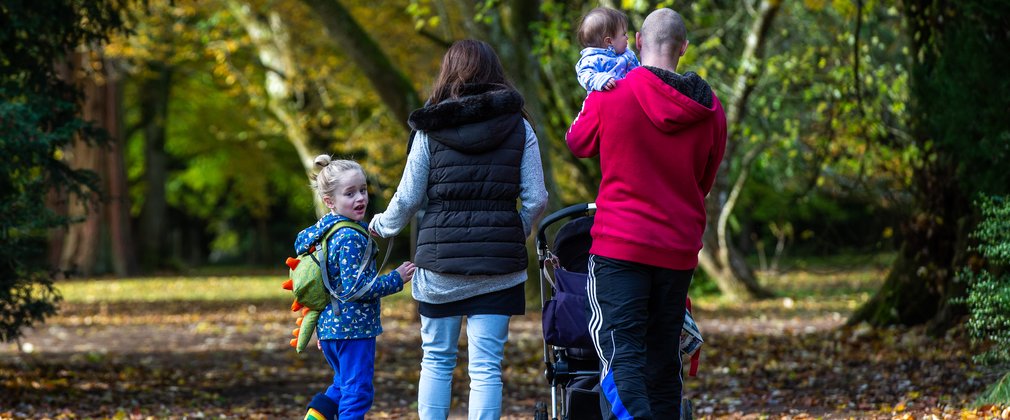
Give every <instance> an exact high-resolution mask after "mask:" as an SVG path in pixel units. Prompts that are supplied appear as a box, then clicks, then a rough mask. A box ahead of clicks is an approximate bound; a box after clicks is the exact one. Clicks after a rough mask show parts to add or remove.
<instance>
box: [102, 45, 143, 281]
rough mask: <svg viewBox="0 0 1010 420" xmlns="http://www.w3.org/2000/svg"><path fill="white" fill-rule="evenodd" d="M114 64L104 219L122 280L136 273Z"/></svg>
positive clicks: (111, 65)
mask: <svg viewBox="0 0 1010 420" xmlns="http://www.w3.org/2000/svg"><path fill="white" fill-rule="evenodd" d="M116 65H117V63H116V62H114V61H110V60H106V65H105V70H106V84H105V93H104V97H105V98H106V100H105V111H104V114H105V115H104V118H103V123H102V126H103V127H105V129H106V130H107V131H108V132H109V137H110V138H111V142H110V144H109V148H108V153H107V155H106V156H107V157H106V165H105V176H104V178H105V185H106V186H107V191H108V197H107V200H106V206H105V212H106V214H105V220H106V226H107V227H108V230H109V245H110V247H111V257H112V269H113V272H115V274H116V275H117V276H120V277H125V276H132V275H136V274H137V272H138V271H139V270H138V267H137V257H136V253H135V252H134V247H133V235H132V233H131V228H130V195H129V191H128V189H127V179H126V164H125V161H124V154H125V148H126V139H125V138H124V136H123V131H124V130H123V112H122V111H123V90H122V76H121V75H120V73H119V72H118V69H117V66H116Z"/></svg>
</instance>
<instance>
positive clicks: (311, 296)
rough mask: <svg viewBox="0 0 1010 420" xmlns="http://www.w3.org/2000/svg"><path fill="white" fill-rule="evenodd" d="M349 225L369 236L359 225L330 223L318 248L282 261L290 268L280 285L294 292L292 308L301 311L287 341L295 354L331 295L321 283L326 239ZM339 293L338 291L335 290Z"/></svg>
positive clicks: (313, 247)
mask: <svg viewBox="0 0 1010 420" xmlns="http://www.w3.org/2000/svg"><path fill="white" fill-rule="evenodd" d="M345 227H348V228H352V229H354V230H357V231H358V232H361V234H362V235H365V236H366V237H368V232H367V231H365V228H363V227H361V225H359V224H357V223H354V222H351V221H347V220H345V221H342V222H338V223H337V224H335V225H333V227H331V228H330V230H329V231H327V232H326V235H323V240H322V246H321V247H319V248H321V249H319V250H318V251H317V250H316V246H312V247H311V248H309V252H306V253H304V254H301V255H298V257H297V258H291V257H288V259H287V261H285V264H286V265H287V266H288V268H289V269H290V272H289V273H288V275H289V276H290V277H291V278H289V279H288V280H287V281H285V282H284V283H283V285H282V287H284V289H286V290H290V291H291V292H292V293H293V294H294V295H295V301H294V302H292V303H291V311H293V312H297V311H299V310H301V311H302V316H301V317H300V318H298V320H296V321H295V324H297V325H298V328H296V329H294V330H293V331H291V334H292V335H294V336H295V338H292V339H291V341H290V344H291V347H294V348H295V350H296V351H297V352H298V353H301V352H302V350H304V349H305V346H306V345H307V344H308V343H309V339H311V338H312V334H313V333H314V332H315V330H316V324H317V323H318V322H319V314H320V313H321V312H322V311H323V309H326V305H328V304H329V303H330V301H331V295H330V293H329V291H328V288H327V287H326V284H325V283H323V282H324V281H325V280H324V279H323V273H324V272H325V270H326V269H325V264H326V255H327V253H328V252H329V249H328V248H329V247H328V246H327V242H329V239H330V237H331V236H333V234H334V233H336V232H337V231H338V230H340V229H341V228H345ZM338 293H339V292H338Z"/></svg>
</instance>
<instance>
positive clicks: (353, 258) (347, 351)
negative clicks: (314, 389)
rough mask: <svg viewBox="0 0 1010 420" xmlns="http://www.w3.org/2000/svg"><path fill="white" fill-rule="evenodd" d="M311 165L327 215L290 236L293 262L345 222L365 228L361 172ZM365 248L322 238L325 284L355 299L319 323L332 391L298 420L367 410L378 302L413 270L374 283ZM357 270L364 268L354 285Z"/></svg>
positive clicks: (340, 232)
mask: <svg viewBox="0 0 1010 420" xmlns="http://www.w3.org/2000/svg"><path fill="white" fill-rule="evenodd" d="M315 163H316V165H317V166H319V167H321V168H322V169H320V171H319V173H318V174H317V175H315V176H313V177H312V188H313V189H314V190H315V191H316V193H318V194H319V196H320V197H321V198H322V200H323V203H325V204H326V207H328V208H329V209H330V212H329V213H327V214H326V215H325V216H323V218H322V219H319V221H318V222H316V224H314V225H312V226H309V227H308V228H306V229H305V230H303V231H302V232H301V233H299V234H298V239H297V240H296V241H295V251H296V253H297V254H302V253H305V252H307V251H308V250H309V248H311V247H313V246H321V244H320V242H321V240H322V239H323V238H324V237H325V236H326V233H327V232H328V231H329V230H330V228H331V227H333V226H334V225H336V224H337V223H339V222H341V221H347V220H350V221H353V222H354V223H357V224H359V225H361V226H362V230H364V229H367V226H368V225H367V224H365V223H363V219H364V218H365V209H366V208H367V206H368V183H367V182H366V180H365V173H364V171H363V170H362V169H361V165H359V164H358V163H357V162H354V161H350V160H331V158H330V156H328V155H319V156H317V157H316V160H315ZM368 241H369V238H368V237H367V236H366V234H364V233H362V231H359V230H357V229H354V228H352V227H342V228H338V229H337V231H336V232H334V233H333V234H332V235H330V237H329V241H328V243H327V246H328V251H327V253H328V255H327V256H326V264H327V272H328V277H329V279H328V280H329V282H330V284H331V285H332V286H334V287H338V286H342V287H343V293H341V295H342V296H352V295H358V294H359V292H362V293H363V294H361V297H360V298H358V299H356V300H354V301H346V302H345V301H337V300H332V301H331V303H330V304H329V305H328V306H326V309H325V310H324V311H323V312H322V314H320V316H319V324H318V326H317V327H316V338H317V339H318V340H319V341H318V345H319V348H320V349H321V350H322V351H323V356H325V357H326V361H327V362H328V363H329V364H330V366H331V367H333V372H334V375H333V384H332V385H330V386H329V388H327V389H326V391H325V392H323V393H319V394H316V396H315V397H313V398H312V401H311V402H310V403H309V407H308V412H307V413H306V414H305V418H306V419H318V420H322V419H333V418H341V419H361V418H364V415H365V413H366V412H368V409H369V408H371V406H372V400H373V396H374V389H373V387H372V376H373V374H374V372H375V337H376V336H378V335H379V334H381V333H382V324H381V322H380V320H379V314H380V313H381V308H380V306H379V298H381V297H383V296H386V295H389V294H392V293H396V292H398V291H400V290H402V289H403V285H404V283H406V282H408V281H410V279H411V278H412V277H413V276H414V264H412V263H410V262H409V261H408V262H404V263H403V264H401V265H400V266H399V267H398V268H397V269H396V270H395V271H392V272H390V273H388V274H385V275H382V276H377V274H378V269H377V268H376V267H375V260H374V259H373V258H372V257H373V255H374V253H375V252H373V255H364V254H365V250H366V249H368V248H367V246H368ZM373 250H374V248H373ZM362 264H366V266H365V268H364V270H363V271H361V273H360V278H358V275H359V269H360V268H361V265H362ZM376 276H377V277H376ZM373 279H374V280H373ZM363 288H367V289H368V290H367V291H362V290H361V289H363Z"/></svg>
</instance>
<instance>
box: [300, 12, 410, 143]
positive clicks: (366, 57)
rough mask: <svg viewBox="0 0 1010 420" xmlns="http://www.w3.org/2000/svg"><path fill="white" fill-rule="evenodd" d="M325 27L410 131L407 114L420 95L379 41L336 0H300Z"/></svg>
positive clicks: (395, 115) (398, 119) (397, 118)
mask: <svg viewBox="0 0 1010 420" xmlns="http://www.w3.org/2000/svg"><path fill="white" fill-rule="evenodd" d="M303 2H304V3H305V4H306V5H308V6H309V7H310V8H311V9H312V10H313V11H315V12H316V14H317V15H318V16H319V18H320V19H321V20H322V22H323V25H324V26H325V27H326V31H327V33H328V34H329V35H330V36H331V37H333V38H334V39H335V40H336V41H337V43H338V44H340V45H341V46H342V47H343V52H344V53H345V54H347V56H348V57H349V58H350V59H351V61H353V62H354V64H355V65H356V66H358V68H359V69H361V71H362V73H363V74H364V75H365V77H367V78H368V81H369V82H371V83H372V87H373V88H375V91H376V92H378V93H379V97H380V98H382V102H383V103H385V104H386V106H387V107H388V108H389V110H390V111H392V113H393V115H394V117H395V118H396V120H397V121H399V122H400V124H402V125H403V127H404V129H405V130H407V131H410V127H409V126H408V125H407V117H408V116H409V115H410V113H411V112H412V111H413V110H415V109H417V108H419V107H420V106H421V100H420V96H419V95H418V94H417V91H416V90H415V89H414V85H412V84H411V83H410V79H408V78H407V76H406V75H404V74H403V72H402V71H400V69H399V68H397V67H396V66H395V65H394V64H393V63H392V61H390V60H389V57H388V56H387V55H386V54H385V53H383V52H382V49H381V48H379V44H378V43H376V42H375V40H373V39H372V37H371V36H369V35H368V32H365V29H364V28H362V27H361V25H359V24H358V21H357V20H355V19H354V16H352V15H351V13H350V12H349V11H348V10H347V9H346V8H345V7H344V6H343V5H342V4H340V2H339V1H337V0H303Z"/></svg>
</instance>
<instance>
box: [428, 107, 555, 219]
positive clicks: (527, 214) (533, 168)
mask: <svg viewBox="0 0 1010 420" xmlns="http://www.w3.org/2000/svg"><path fill="white" fill-rule="evenodd" d="M523 125H524V126H525V127H526V148H525V149H524V150H523V159H522V163H521V171H522V172H521V174H520V191H519V199H520V200H522V209H521V210H520V211H519V217H520V218H521V219H522V221H523V232H525V233H526V236H527V237H529V236H530V232H531V231H532V230H533V223H534V222H536V221H537V219H539V218H540V215H542V214H543V212H544V209H546V208H547V187H545V186H544V166H543V162H541V161H540V145H539V144H538V143H539V141H538V140H537V133H536V132H534V131H533V126H531V125H530V123H529V121H526V120H523ZM415 147H416V145H415Z"/></svg>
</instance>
